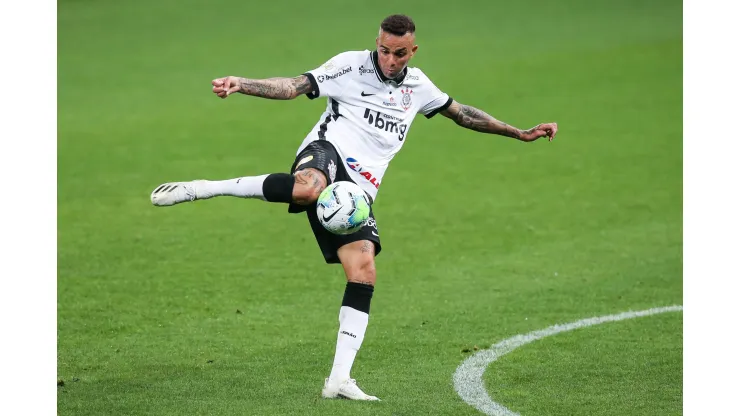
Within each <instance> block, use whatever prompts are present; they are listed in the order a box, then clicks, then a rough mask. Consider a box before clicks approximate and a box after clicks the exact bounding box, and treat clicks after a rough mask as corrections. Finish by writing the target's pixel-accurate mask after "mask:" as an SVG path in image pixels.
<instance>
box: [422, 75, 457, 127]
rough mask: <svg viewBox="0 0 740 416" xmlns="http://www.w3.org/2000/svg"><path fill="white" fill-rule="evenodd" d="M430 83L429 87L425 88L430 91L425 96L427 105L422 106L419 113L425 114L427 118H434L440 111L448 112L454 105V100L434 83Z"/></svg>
mask: <svg viewBox="0 0 740 416" xmlns="http://www.w3.org/2000/svg"><path fill="white" fill-rule="evenodd" d="M427 80H428V79H427ZM428 83H429V85H428V87H427V88H425V90H427V91H428V92H427V93H426V94H425V95H424V97H425V98H424V101H425V103H424V104H423V105H422V106H421V108H420V109H419V112H420V113H421V114H424V116H425V117H426V118H432V117H434V116H435V115H436V114H437V113H439V112H440V111H444V110H446V109H447V107H449V106H450V104H452V98H451V97H450V96H449V95H447V94H445V93H443V92H442V91H441V90H440V89H439V88H437V86H436V85H434V84H433V83H432V81H428Z"/></svg>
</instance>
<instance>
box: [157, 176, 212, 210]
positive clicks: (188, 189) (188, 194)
mask: <svg viewBox="0 0 740 416" xmlns="http://www.w3.org/2000/svg"><path fill="white" fill-rule="evenodd" d="M200 182H202V181H190V182H168V183H163V184H162V185H159V186H158V187H156V188H155V189H154V191H152V195H151V199H152V204H154V205H156V206H159V207H166V206H170V205H175V204H179V203H181V202H190V201H195V200H196V199H205V198H210V197H211V196H212V195H199V194H198V189H197V186H198V183H200Z"/></svg>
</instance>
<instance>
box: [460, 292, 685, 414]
mask: <svg viewBox="0 0 740 416" xmlns="http://www.w3.org/2000/svg"><path fill="white" fill-rule="evenodd" d="M678 311H683V306H681V305H674V306H665V307H662V308H652V309H647V310H644V311H629V312H623V313H618V314H616V315H607V316H598V317H595V318H587V319H582V320H580V321H576V322H571V323H569V324H562V325H553V326H551V327H548V328H545V329H540V330H537V331H533V332H530V333H528V334H524V335H515V336H513V337H511V338H507V339H505V340H503V341H501V342H499V343H497V344H493V345H492V346H491V348H490V349H486V350H481V351H478V352H477V353H475V354H473V355H472V356H470V357H468V359H466V360H465V361H463V363H462V364H460V366H459V367H457V370H455V374H454V375H453V376H452V380H453V382H454V384H455V391H457V394H458V395H460V397H461V398H462V399H463V400H464V401H465V403H467V404H469V405H471V406H473V407H475V408H476V409H478V410H480V411H481V412H483V413H485V414H487V415H490V416H520V415H519V413H515V412H512V411H511V410H509V409H507V408H506V407H505V406H503V405H501V404H499V403H496V402H494V401H493V400H492V399H491V397H489V396H488V392H486V388H485V386H484V385H483V373H484V372H485V371H486V367H488V365H489V364H491V363H492V362H494V361H496V360H498V359H499V358H501V357H502V356H504V355H506V354H508V353H510V352H512V351H514V350H515V349H517V348H519V347H521V346H522V345H526V344H529V343H530V342H534V341H537V340H538V339H542V338H545V337H549V336H551V335H555V334H559V333H561V332H566V331H572V330H574V329H578V328H585V327H587V326H592V325H599V324H603V323H606V322H616V321H622V320H625V319H634V318H639V317H642V316H650V315H656V314H659V313H665V312H678Z"/></svg>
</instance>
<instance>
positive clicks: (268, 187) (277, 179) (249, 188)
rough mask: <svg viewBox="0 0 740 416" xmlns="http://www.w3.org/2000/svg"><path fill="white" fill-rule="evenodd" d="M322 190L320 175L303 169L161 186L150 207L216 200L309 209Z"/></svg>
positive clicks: (171, 183) (314, 170)
mask: <svg viewBox="0 0 740 416" xmlns="http://www.w3.org/2000/svg"><path fill="white" fill-rule="evenodd" d="M324 188H326V177H325V176H324V174H323V173H322V172H321V171H320V170H318V169H313V168H307V169H302V170H300V171H297V172H295V174H294V175H291V174H288V173H273V174H270V175H260V176H245V177H241V178H234V179H227V180H223V181H207V180H197V181H190V182H169V183H164V184H162V185H159V186H158V187H156V188H155V189H154V191H153V192H152V195H151V200H152V204H154V205H156V206H160V207H162V206H170V205H175V204H180V203H182V202H191V201H196V200H199V199H210V198H213V197H217V196H234V197H239V198H254V199H261V200H263V201H268V202H284V203H290V202H293V203H296V204H299V205H309V204H312V203H315V202H316V200H317V199H318V197H319V195H320V194H321V191H323V190H324Z"/></svg>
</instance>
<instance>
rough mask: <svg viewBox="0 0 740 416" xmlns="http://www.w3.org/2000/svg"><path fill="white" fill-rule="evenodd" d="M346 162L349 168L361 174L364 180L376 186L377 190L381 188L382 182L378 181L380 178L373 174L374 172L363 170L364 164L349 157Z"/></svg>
mask: <svg viewBox="0 0 740 416" xmlns="http://www.w3.org/2000/svg"><path fill="white" fill-rule="evenodd" d="M346 162H347V167H348V168H350V169H352V170H353V171H355V172H357V173H359V174H360V175H361V176H362V177H363V178H365V179H367V180H368V182H370V183H371V184H373V186H375V188H376V189H377V188H379V187H380V181H379V180H378V178H376V177H375V175H373V174H372V172H370V171H368V170H366V169H365V168H363V167H362V164H360V162H359V161H357V159H355V158H353V157H348V158H347V159H346Z"/></svg>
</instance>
